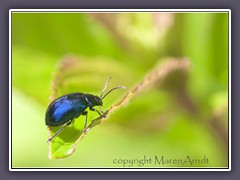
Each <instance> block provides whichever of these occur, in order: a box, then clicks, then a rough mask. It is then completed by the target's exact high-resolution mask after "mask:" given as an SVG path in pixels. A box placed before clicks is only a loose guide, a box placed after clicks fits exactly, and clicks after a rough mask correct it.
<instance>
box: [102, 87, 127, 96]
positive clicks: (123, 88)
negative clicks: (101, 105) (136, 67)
mask: <svg viewBox="0 0 240 180" xmlns="http://www.w3.org/2000/svg"><path fill="white" fill-rule="evenodd" d="M116 89H126V87H125V86H117V87H114V88H112V89H110V90H109V91H108V92H107V93H106V94H105V95H104V96H103V97H100V98H101V99H104V98H105V97H106V96H107V95H108V94H109V93H110V92H112V91H114V90H116Z"/></svg>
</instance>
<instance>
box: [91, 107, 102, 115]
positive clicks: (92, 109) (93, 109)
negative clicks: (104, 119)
mask: <svg viewBox="0 0 240 180" xmlns="http://www.w3.org/2000/svg"><path fill="white" fill-rule="evenodd" d="M89 109H90V110H91V111H96V112H97V113H98V114H99V116H102V114H101V113H100V112H99V111H98V110H97V109H95V108H93V107H90V108H89Z"/></svg>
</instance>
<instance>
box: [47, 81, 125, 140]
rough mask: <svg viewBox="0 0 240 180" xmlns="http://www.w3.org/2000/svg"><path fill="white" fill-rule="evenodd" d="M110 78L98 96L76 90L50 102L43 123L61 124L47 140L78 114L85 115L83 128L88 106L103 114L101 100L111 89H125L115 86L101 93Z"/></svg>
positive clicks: (72, 120) (50, 124)
mask: <svg viewBox="0 0 240 180" xmlns="http://www.w3.org/2000/svg"><path fill="white" fill-rule="evenodd" d="M110 80H111V78H109V79H108V81H107V82H106V84H105V86H104V88H103V90H102V92H101V94H100V96H96V95H92V94H84V93H80V92H77V93H71V94H66V95H63V96H61V97H59V98H57V99H55V100H54V101H53V102H51V103H50V105H49V106H48V108H47V111H46V115H45V124H46V125H47V126H50V127H52V126H60V125H63V126H62V127H61V128H60V129H59V130H58V131H57V132H56V133H55V134H54V135H53V136H52V137H51V138H49V139H48V142H50V141H51V140H52V139H53V138H54V137H56V136H57V135H58V134H59V133H60V132H61V131H62V130H63V129H64V128H65V127H66V126H68V125H70V124H72V123H73V122H74V119H76V118H78V117H79V116H80V115H83V116H85V123H84V130H85V129H86V126H87V117H88V111H87V108H89V110H91V111H96V112H97V113H98V114H99V115H100V116H101V115H102V114H103V111H102V105H103V102H102V100H103V99H104V98H105V97H106V96H107V95H108V94H109V93H110V92H112V91H113V90H116V89H125V87H124V86H117V87H114V88H112V89H110V90H109V91H108V92H107V93H106V94H105V95H103V93H104V91H105V90H106V88H107V86H108V83H109V81H110ZM94 106H99V107H100V111H101V112H100V111H98V110H97V109H95V108H94Z"/></svg>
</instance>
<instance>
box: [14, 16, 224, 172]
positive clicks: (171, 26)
mask: <svg viewBox="0 0 240 180" xmlns="http://www.w3.org/2000/svg"><path fill="white" fill-rule="evenodd" d="M68 57H74V58H75V59H77V61H78V63H77V65H76V66H74V67H71V68H68V67H67V66H66V67H63V69H61V68H59V66H60V65H61V60H63V59H67V58H68ZM168 57H173V58H176V59H178V58H182V57H186V58H188V59H189V61H190V63H191V68H190V70H189V72H188V73H187V75H185V76H184V77H182V76H180V78H179V76H173V77H172V78H169V79H167V78H166V80H165V81H166V83H163V84H161V85H159V86H156V87H155V88H150V89H146V90H143V91H142V92H141V93H139V94H138V95H136V97H134V98H133V99H132V100H131V101H130V102H129V103H128V105H127V106H126V107H124V108H120V109H119V110H117V111H116V112H115V113H114V114H112V115H111V116H110V117H109V119H107V120H106V121H105V122H104V123H103V124H101V125H99V126H97V127H95V128H94V129H92V130H91V132H89V134H87V136H86V137H85V138H84V139H83V140H82V141H81V142H80V143H79V144H78V146H77V148H76V151H75V152H74V153H73V154H72V156H70V157H68V158H66V159H61V160H49V159H48V146H47V143H46V141H47V139H48V131H47V128H46V126H45V119H44V118H45V111H46V109H47V106H48V104H49V103H50V100H49V97H50V96H51V95H52V93H53V92H52V90H51V88H53V86H51V84H52V82H55V81H56V78H54V77H56V74H58V75H59V76H61V78H60V81H61V82H60V84H61V86H59V87H55V88H57V92H58V95H63V94H65V93H71V92H77V91H80V92H88V93H93V94H96V95H99V94H100V92H101V90H102V88H103V86H104V84H105V82H106V80H107V78H108V77H109V76H112V77H113V79H112V81H111V83H110V85H109V86H110V87H114V86H116V85H124V86H126V87H127V90H129V89H131V88H132V87H134V86H135V85H137V84H138V83H139V82H140V81H141V80H142V79H143V78H144V77H145V76H146V75H147V74H148V73H149V72H151V70H152V69H154V68H155V67H156V65H157V64H159V63H161V61H163V60H164V59H165V58H168ZM64 68H65V69H64ZM176 82H178V83H177V85H175V84H176ZM179 82H180V83H179ZM169 84H170V85H169ZM110 87H109V88H110ZM125 93H126V91H118V92H115V93H112V94H111V95H109V97H107V98H106V99H104V107H103V109H105V110H106V109H107V108H109V107H110V106H111V104H113V103H115V102H117V101H118V100H120V99H121V98H122V97H123V96H124V94H125ZM90 118H94V115H91V116H90ZM76 121H83V119H82V117H80V118H79V119H78V120H76ZM144 156H146V157H150V158H153V159H154V157H155V156H158V157H159V158H161V157H162V156H164V158H165V159H185V158H186V156H189V157H190V158H192V159H202V158H203V157H204V156H206V157H207V158H208V159H209V163H205V164H204V163H203V164H201V163H198V164H193V165H191V164H189V163H186V164H185V165H182V164H176V163H167V164H165V165H155V164H150V165H149V164H146V165H145V166H144V167H150V166H152V167H182V166H186V167H227V166H228V13H176V14H174V13H13V14H12V166H13V167H16V168H20V167H122V166H123V164H122V163H119V164H114V163H113V160H114V159H118V160H119V159H120V160H121V159H132V160H133V159H142V158H143V157H144ZM138 165H139V164H137V163H135V164H134V165H133V166H132V167H139V166H138Z"/></svg>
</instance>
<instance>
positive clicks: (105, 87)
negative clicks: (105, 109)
mask: <svg viewBox="0 0 240 180" xmlns="http://www.w3.org/2000/svg"><path fill="white" fill-rule="evenodd" d="M111 79H112V77H109V78H108V80H107V82H106V84H105V86H104V88H103V90H102V92H101V94H100V96H99V97H100V98H101V97H102V96H103V93H104V91H105V90H106V89H107V86H108V84H109V82H110V80H111Z"/></svg>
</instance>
